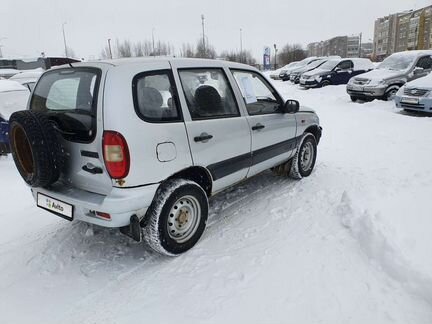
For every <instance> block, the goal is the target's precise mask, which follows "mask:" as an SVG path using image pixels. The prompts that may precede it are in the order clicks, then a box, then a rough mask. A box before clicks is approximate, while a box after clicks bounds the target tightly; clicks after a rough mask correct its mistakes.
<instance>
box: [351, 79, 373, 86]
mask: <svg viewBox="0 0 432 324" xmlns="http://www.w3.org/2000/svg"><path fill="white" fill-rule="evenodd" d="M353 83H354V84H358V85H365V84H368V83H369V79H360V78H355V79H354V82H353Z"/></svg>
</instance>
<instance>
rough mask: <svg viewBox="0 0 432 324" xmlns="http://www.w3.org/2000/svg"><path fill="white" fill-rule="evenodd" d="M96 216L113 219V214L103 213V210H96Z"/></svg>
mask: <svg viewBox="0 0 432 324" xmlns="http://www.w3.org/2000/svg"><path fill="white" fill-rule="evenodd" d="M95 215H96V217H98V218H101V219H105V220H111V215H110V214H108V213H102V212H98V211H97V212H95Z"/></svg>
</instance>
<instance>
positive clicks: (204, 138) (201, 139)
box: [194, 133, 213, 143]
mask: <svg viewBox="0 0 432 324" xmlns="http://www.w3.org/2000/svg"><path fill="white" fill-rule="evenodd" d="M212 138H213V135H209V134H207V133H201V134H200V136H195V137H194V141H195V142H203V143H207V142H208V141H209V140H211V139H212Z"/></svg>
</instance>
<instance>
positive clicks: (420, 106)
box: [401, 102, 425, 109]
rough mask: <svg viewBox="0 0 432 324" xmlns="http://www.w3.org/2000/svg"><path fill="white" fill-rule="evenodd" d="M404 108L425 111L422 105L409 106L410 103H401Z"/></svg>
mask: <svg viewBox="0 0 432 324" xmlns="http://www.w3.org/2000/svg"><path fill="white" fill-rule="evenodd" d="M401 106H402V108H413V109H425V105H422V104H409V103H405V102H404V103H401Z"/></svg>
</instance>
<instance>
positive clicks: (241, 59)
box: [240, 28, 243, 63]
mask: <svg viewBox="0 0 432 324" xmlns="http://www.w3.org/2000/svg"><path fill="white" fill-rule="evenodd" d="M242 31H243V30H242V29H241V28H240V63H243V35H242Z"/></svg>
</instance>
